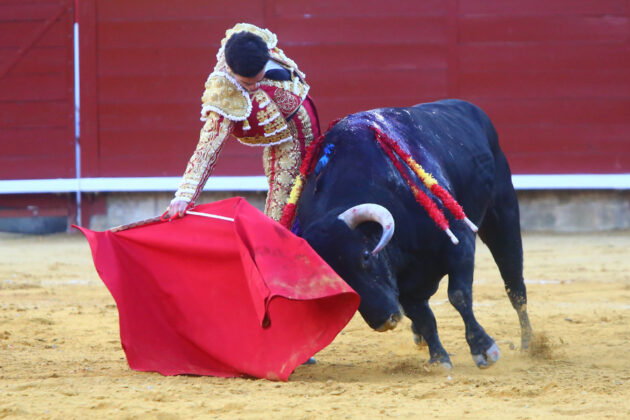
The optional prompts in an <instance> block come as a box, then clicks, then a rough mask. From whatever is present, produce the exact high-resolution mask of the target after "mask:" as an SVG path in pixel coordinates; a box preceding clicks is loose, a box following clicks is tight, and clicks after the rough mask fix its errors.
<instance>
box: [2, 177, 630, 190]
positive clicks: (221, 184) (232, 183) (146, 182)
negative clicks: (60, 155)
mask: <svg viewBox="0 0 630 420" xmlns="http://www.w3.org/2000/svg"><path fill="white" fill-rule="evenodd" d="M180 181H181V178H180V177H133V178H122V177H120V178H118V177H116V178H81V179H80V180H78V179H76V178H58V179H22V180H5V181H2V180H0V194H35V193H68V192H76V191H78V190H80V191H81V192H84V193H89V192H134V191H135V192H143V191H146V192H152V191H167V192H168V191H175V190H177V186H178V185H179V182H180ZM512 182H513V183H514V187H515V188H516V189H517V190H566V189H579V190H600V189H602V190H603V189H605V190H629V189H630V174H570V175H513V176H512ZM267 189H268V185H267V179H266V178H265V177H264V176H213V177H210V178H209V179H208V182H207V183H206V186H205V188H204V191H267Z"/></svg>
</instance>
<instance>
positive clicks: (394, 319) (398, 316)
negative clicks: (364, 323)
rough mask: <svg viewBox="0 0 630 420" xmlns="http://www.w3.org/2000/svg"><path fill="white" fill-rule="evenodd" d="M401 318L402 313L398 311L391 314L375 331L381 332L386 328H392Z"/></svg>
mask: <svg viewBox="0 0 630 420" xmlns="http://www.w3.org/2000/svg"><path fill="white" fill-rule="evenodd" d="M401 319H402V314H401V313H400V312H398V313H395V314H391V315H390V316H389V319H388V320H387V321H385V323H384V324H383V325H381V326H380V327H378V328H376V331H379V332H383V331H388V330H393V329H394V328H396V325H398V322H399V321H400V320H401Z"/></svg>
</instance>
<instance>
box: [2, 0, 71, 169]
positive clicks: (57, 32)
mask: <svg viewBox="0 0 630 420" xmlns="http://www.w3.org/2000/svg"><path fill="white" fill-rule="evenodd" d="M73 10H74V9H73V4H72V1H58V0H57V1H54V0H31V1H28V2H26V1H21V2H17V1H6V0H3V1H0V179H21V178H56V177H73V176H74V174H75V164H74V82H73V46H72V25H73V22H74V19H73Z"/></svg>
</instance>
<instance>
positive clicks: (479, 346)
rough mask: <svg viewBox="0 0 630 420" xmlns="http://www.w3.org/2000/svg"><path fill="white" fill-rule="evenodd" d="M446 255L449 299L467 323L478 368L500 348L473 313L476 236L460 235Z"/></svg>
mask: <svg viewBox="0 0 630 420" xmlns="http://www.w3.org/2000/svg"><path fill="white" fill-rule="evenodd" d="M460 239H461V242H460V244H459V245H457V247H455V248H454V249H453V250H452V253H451V255H450V256H449V278H448V299H449V301H450V302H451V304H452V305H453V306H454V307H455V309H457V311H458V312H459V314H460V315H461V317H462V319H463V321H464V325H465V327H466V341H467V342H468V345H469V346H470V352H471V354H472V357H473V360H474V361H475V363H476V364H477V367H479V368H487V367H488V366H489V365H492V364H494V363H495V362H496V361H497V360H499V357H500V352H499V348H498V347H497V345H496V344H495V342H494V340H493V339H492V338H491V337H490V336H489V335H488V334H487V333H486V331H485V330H484V329H483V327H482V326H481V325H480V324H479V322H477V319H476V318H475V315H474V313H473V304H472V283H473V270H474V254H475V237H474V235H472V234H469V235H467V236H462V237H461V238H460Z"/></svg>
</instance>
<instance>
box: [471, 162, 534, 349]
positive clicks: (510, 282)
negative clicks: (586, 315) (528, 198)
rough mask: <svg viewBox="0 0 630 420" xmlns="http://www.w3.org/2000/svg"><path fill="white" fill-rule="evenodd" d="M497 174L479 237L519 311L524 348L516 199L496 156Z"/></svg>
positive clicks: (527, 336) (526, 331)
mask: <svg viewBox="0 0 630 420" xmlns="http://www.w3.org/2000/svg"><path fill="white" fill-rule="evenodd" d="M497 166H498V167H497V173H498V174H503V175H502V177H501V176H497V178H498V179H497V180H495V196H494V197H493V203H494V204H493V205H492V206H491V207H490V208H489V209H488V210H487V212H486V216H485V217H484V220H483V222H482V224H481V226H480V227H479V237H480V238H481V240H482V241H483V242H484V243H485V244H486V245H487V246H488V248H489V249H490V252H491V253H492V257H493V258H494V261H495V262H496V263H497V266H498V267H499V271H500V273H501V277H502V278H503V283H504V284H505V290H506V291H507V294H508V296H509V298H510V302H511V303H512V306H513V307H514V309H515V310H516V313H517V314H518V319H519V322H520V325H521V349H522V350H526V349H527V348H528V347H529V343H530V341H531V338H532V327H531V324H530V322H529V316H528V315H527V291H526V289H525V282H524V280H523V245H522V242H521V228H520V218H519V209H518V201H517V198H516V193H515V192H514V188H513V187H512V181H511V179H510V177H509V176H510V172H509V169H507V162H506V161H505V158H504V157H503V156H502V155H501V156H499V158H498V159H497Z"/></svg>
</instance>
